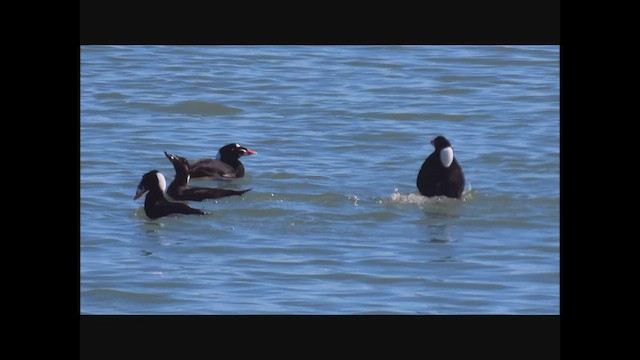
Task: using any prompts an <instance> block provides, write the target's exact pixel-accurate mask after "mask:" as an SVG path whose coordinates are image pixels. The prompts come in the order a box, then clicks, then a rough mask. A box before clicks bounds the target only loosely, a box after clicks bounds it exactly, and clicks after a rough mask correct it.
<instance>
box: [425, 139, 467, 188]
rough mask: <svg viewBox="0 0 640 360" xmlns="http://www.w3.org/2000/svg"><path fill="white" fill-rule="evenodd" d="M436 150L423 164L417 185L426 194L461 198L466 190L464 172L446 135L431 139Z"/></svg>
mask: <svg viewBox="0 0 640 360" xmlns="http://www.w3.org/2000/svg"><path fill="white" fill-rule="evenodd" d="M431 144H432V145H433V146H434V147H435V150H434V151H433V153H431V155H429V157H427V159H426V160H425V161H424V163H423V164H422V167H421V168H420V172H419V173H418V179H417V185H418V190H419V191H420V194H422V195H424V196H429V197H431V196H442V195H444V196H446V197H450V198H460V197H461V196H462V191H463V190H464V174H463V173H462V168H461V167H460V164H458V161H457V160H456V158H455V156H454V155H453V148H452V147H451V143H449V140H447V139H446V138H445V137H444V136H437V137H435V138H434V139H433V140H431Z"/></svg>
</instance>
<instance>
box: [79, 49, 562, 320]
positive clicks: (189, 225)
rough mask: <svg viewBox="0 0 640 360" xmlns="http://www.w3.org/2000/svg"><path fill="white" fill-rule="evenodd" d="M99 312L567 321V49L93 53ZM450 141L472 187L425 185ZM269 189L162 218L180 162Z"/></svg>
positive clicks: (92, 265) (88, 252) (92, 310)
mask: <svg viewBox="0 0 640 360" xmlns="http://www.w3.org/2000/svg"><path fill="white" fill-rule="evenodd" d="M80 72H81V78H80V80H81V93H80V105H81V109H80V110H81V119H80V150H81V153H80V166H81V168H80V186H81V192H80V201H81V209H80V211H81V214H80V238H81V242H80V244H81V249H80V277H81V284H80V307H81V308H80V310H81V312H82V313H85V314H558V313H559V192H560V189H559V159H560V158H559V157H560V151H559V48H558V46H83V47H82V48H81V66H80ZM437 135H444V136H446V137H447V138H448V139H449V140H450V141H451V143H452V144H453V148H454V149H455V154H456V158H457V159H458V161H459V163H460V165H461V166H462V168H463V170H464V173H465V176H466V179H467V185H466V190H465V193H464V196H463V199H461V200H452V199H439V198H432V199H428V198H425V197H422V196H420V195H419V193H418V191H417V188H416V185H415V180H416V176H417V173H418V170H419V169H420V166H421V165H422V162H423V161H424V159H425V158H426V157H427V156H428V155H429V154H430V153H431V152H432V151H433V147H432V146H431V145H430V144H429V141H430V140H431V139H432V138H433V137H435V136H437ZM227 143H240V144H242V145H245V146H247V147H249V148H251V149H253V150H256V151H257V152H258V154H256V155H253V156H250V157H246V158H243V163H244V164H245V168H246V171H247V174H246V176H245V177H244V178H242V179H238V180H233V181H224V182H222V181H217V182H214V181H198V180H194V181H192V184H193V185H195V186H210V187H225V188H231V189H248V188H251V189H253V190H252V191H250V192H248V193H246V194H245V195H244V196H243V197H231V198H224V199H219V200H217V201H216V200H208V201H204V202H201V203H199V202H190V205H191V206H192V207H196V208H202V209H205V210H206V211H208V212H210V213H211V214H210V215H205V216H185V215H178V216H169V217H165V218H161V219H157V220H150V219H148V218H147V217H146V216H145V214H144V209H143V199H140V200H138V201H133V195H134V193H135V190H136V186H137V185H138V182H139V181H140V178H141V176H142V175H143V174H144V173H145V172H147V171H149V170H152V169H157V170H159V171H161V172H162V173H164V174H165V176H166V177H167V179H168V180H169V181H170V180H171V179H172V177H173V175H174V172H173V168H172V166H171V164H170V162H169V161H168V160H167V159H166V158H165V157H164V154H163V151H168V152H172V153H175V154H178V155H181V156H184V157H186V158H188V159H200V158H205V157H214V156H215V155H216V152H217V149H218V148H219V147H221V146H222V145H225V144H227Z"/></svg>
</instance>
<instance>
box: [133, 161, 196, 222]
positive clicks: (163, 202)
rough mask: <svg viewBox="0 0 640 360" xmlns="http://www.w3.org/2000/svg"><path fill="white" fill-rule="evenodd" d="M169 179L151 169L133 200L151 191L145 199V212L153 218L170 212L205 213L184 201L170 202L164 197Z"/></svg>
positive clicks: (143, 177) (145, 175)
mask: <svg viewBox="0 0 640 360" xmlns="http://www.w3.org/2000/svg"><path fill="white" fill-rule="evenodd" d="M166 187H167V180H166V179H165V178H164V175H162V173H160V172H159V171H158V170H151V171H149V172H148V173H146V174H144V175H143V176H142V180H140V184H138V189H137V190H136V195H135V196H134V197H133V200H136V199H138V198H140V197H141V196H142V195H144V193H145V192H147V191H148V192H149V193H148V194H147V197H146V198H145V199H144V212H145V214H147V216H148V217H149V218H151V219H157V218H159V217H163V216H167V215H170V214H194V215H205V214H206V213H205V212H204V211H202V210H200V209H194V208H192V207H189V206H188V205H186V204H183V203H176V202H170V201H168V200H167V199H166V198H165V197H164V191H165V189H166Z"/></svg>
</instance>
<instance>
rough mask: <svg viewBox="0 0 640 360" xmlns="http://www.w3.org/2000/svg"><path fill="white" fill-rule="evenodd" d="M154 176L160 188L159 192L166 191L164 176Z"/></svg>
mask: <svg viewBox="0 0 640 360" xmlns="http://www.w3.org/2000/svg"><path fill="white" fill-rule="evenodd" d="M156 176H157V177H158V186H160V190H162V191H165V190H167V179H165V178H164V175H162V174H161V173H159V172H157V173H156Z"/></svg>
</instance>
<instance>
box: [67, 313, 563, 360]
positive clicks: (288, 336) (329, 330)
mask: <svg viewBox="0 0 640 360" xmlns="http://www.w3.org/2000/svg"><path fill="white" fill-rule="evenodd" d="M80 326H81V329H82V331H81V333H80V340H81V341H80V343H81V346H80V359H94V358H97V357H104V358H110V359H118V358H144V359H151V358H155V357H156V356H159V357H161V358H174V359H176V358H177V359H191V358H217V357H230V358H236V357H243V356H242V355H247V354H248V353H250V352H253V351H255V352H257V353H259V354H260V355H262V356H261V357H262V358H267V357H269V356H274V355H275V356H277V358H281V357H282V355H289V354H291V355H298V356H297V357H298V358H308V357H311V358H318V356H320V357H319V358H325V356H330V358H341V357H350V356H352V355H356V356H357V357H358V358H361V357H363V355H364V353H367V352H374V355H378V356H376V358H377V357H381V356H382V358H386V355H385V354H384V353H381V352H379V351H381V350H386V351H388V352H389V354H388V355H392V358H405V357H407V355H408V356H411V357H424V358H439V357H441V356H446V357H445V358H447V359H463V358H474V359H475V358H485V357H486V356H483V355H489V356H490V357H487V358H490V359H496V358H505V359H511V360H513V359H545V360H550V359H559V358H560V319H559V317H557V316H449V315H444V316H99V315H95V316H82V317H81V318H80ZM347 349H355V350H357V353H352V355H349V352H347V351H345V350H347ZM125 354H126V356H123V355H125Z"/></svg>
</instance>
